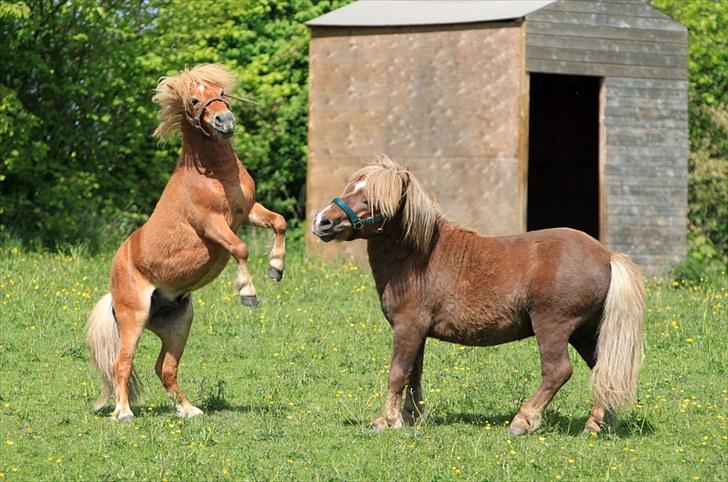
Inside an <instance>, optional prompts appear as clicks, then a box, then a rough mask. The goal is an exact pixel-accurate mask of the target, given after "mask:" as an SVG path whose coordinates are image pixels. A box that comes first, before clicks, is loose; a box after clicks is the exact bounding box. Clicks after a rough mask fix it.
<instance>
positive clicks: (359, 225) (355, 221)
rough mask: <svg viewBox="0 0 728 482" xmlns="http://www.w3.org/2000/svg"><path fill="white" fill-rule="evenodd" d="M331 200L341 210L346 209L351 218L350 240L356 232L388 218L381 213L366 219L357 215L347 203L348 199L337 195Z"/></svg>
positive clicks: (380, 230) (379, 231) (348, 216)
mask: <svg viewBox="0 0 728 482" xmlns="http://www.w3.org/2000/svg"><path fill="white" fill-rule="evenodd" d="M331 202H332V203H334V204H336V205H337V206H339V207H340V208H341V210H342V211H344V213H345V214H346V217H347V218H349V222H351V227H352V231H351V236H349V239H350V240H351V239H353V238H354V234H356V232H357V231H361V230H362V229H364V228H365V227H366V226H369V225H371V224H378V223H383V222H384V221H386V220H387V218H385V217H384V216H382V215H381V214H377V215H376V216H370V217H368V218H366V219H361V218H360V217H359V216H357V215H356V213H355V212H354V210H353V209H351V208H350V207H349V205H348V204H346V201H344V200H343V199H341V198H340V197H335V198H334V200H333V201H331ZM381 232H382V228H381V227H380V228H379V230H378V231H377V233H381Z"/></svg>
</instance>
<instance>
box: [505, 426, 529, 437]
mask: <svg viewBox="0 0 728 482" xmlns="http://www.w3.org/2000/svg"><path fill="white" fill-rule="evenodd" d="M524 433H526V429H525V428H521V427H509V428H508V436H510V437H518V436H519V435H523V434H524Z"/></svg>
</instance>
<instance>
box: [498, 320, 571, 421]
mask: <svg viewBox="0 0 728 482" xmlns="http://www.w3.org/2000/svg"><path fill="white" fill-rule="evenodd" d="M534 325H536V323H535V322H534ZM543 331H544V332H543V333H538V332H537V333H536V341H537V342H538V349H539V352H540V354H541V384H540V385H539V387H538V389H537V390H536V393H534V395H533V397H531V399H530V400H529V401H528V402H526V403H525V404H524V405H523V406H522V407H521V409H520V410H519V411H518V413H517V414H516V416H515V417H513V420H512V421H511V426H510V428H509V430H508V431H509V433H510V434H511V435H521V434H524V433H526V432H528V433H530V432H533V431H534V430H536V429H537V428H539V427H540V426H541V422H542V414H543V411H544V409H545V408H546V406H547V405H548V404H549V402H551V399H553V398H554V395H556V392H558V391H559V389H560V388H561V387H562V386H563V385H564V383H566V381H567V380H568V379H569V378H570V377H571V373H572V371H573V369H572V367H571V361H570V360H569V348H568V341H567V340H565V339H563V335H562V334H552V332H550V331H548V330H543Z"/></svg>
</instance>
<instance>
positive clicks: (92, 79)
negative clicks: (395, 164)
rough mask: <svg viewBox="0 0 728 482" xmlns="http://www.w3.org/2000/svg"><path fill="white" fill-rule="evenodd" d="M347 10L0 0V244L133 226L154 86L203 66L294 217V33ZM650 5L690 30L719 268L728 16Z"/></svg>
mask: <svg viewBox="0 0 728 482" xmlns="http://www.w3.org/2000/svg"><path fill="white" fill-rule="evenodd" d="M348 1H349V0H332V1H321V2H316V1H313V0H291V1H289V0H254V1H246V2H241V1H239V0H217V1H216V2H214V4H209V5H203V4H200V3H199V2H189V1H188V0H184V1H180V0H167V1H160V0H146V1H109V0H104V1H97V0H93V1H92V0H77V1H73V2H68V1H64V0H53V1H50V0H47V1H26V2H24V3H12V2H0V44H1V45H3V48H2V49H0V234H2V233H11V235H12V236H15V237H20V238H21V239H23V240H26V241H31V240H38V241H40V242H41V243H43V244H44V245H47V246H51V247H52V246H56V245H58V244H59V243H66V242H78V241H82V242H85V243H86V244H89V245H91V246H93V245H94V244H98V243H99V242H100V240H102V238H103V236H104V235H107V236H110V237H112V238H115V239H116V240H118V238H119V237H120V236H121V235H122V234H124V233H127V232H128V231H129V230H130V229H131V227H132V226H134V225H136V224H139V223H140V222H142V221H143V220H144V219H145V217H146V215H147V214H148V213H149V212H150V211H151V209H152V207H153V206H154V203H155V201H156V199H157V197H158V195H159V193H160V192H161V189H162V187H163V186H164V183H165V182H166V180H167V178H168V176H169V174H170V172H171V170H172V168H173V166H174V164H175V163H176V160H177V157H178V146H177V145H176V144H175V143H171V144H170V145H158V144H157V142H156V141H155V140H154V139H153V138H152V137H151V132H152V131H153V130H154V127H155V123H156V120H155V117H156V108H155V106H154V105H153V104H152V103H151V96H152V93H153V89H154V86H155V82H156V79H157V78H158V77H160V76H162V75H166V74H171V73H174V72H176V71H177V70H179V69H180V68H183V67H189V66H192V65H195V64H197V63H202V62H221V63H225V64H226V65H228V66H230V67H231V68H232V69H233V70H234V71H235V73H236V76H237V77H238V78H239V79H240V89H239V92H241V93H244V94H246V95H248V96H250V97H252V98H254V99H255V100H256V101H257V102H258V103H259V107H257V108H249V107H247V106H245V105H236V106H235V110H236V113H237V114H238V119H239V121H240V122H239V125H240V128H239V131H238V134H237V135H236V139H235V144H236V150H237V151H238V153H239V155H240V158H241V159H242V161H243V162H244V163H245V165H246V166H247V167H248V169H249V170H250V171H251V172H252V174H253V175H254V177H255V178H256V180H257V188H258V196H259V198H260V200H261V201H262V202H263V203H265V204H266V205H268V206H269V207H271V208H273V209H275V210H277V211H279V212H281V213H283V214H284V215H286V217H288V218H299V219H300V218H301V217H302V216H303V214H304V199H303V193H304V183H305V172H306V169H305V162H306V99H307V91H306V89H307V82H306V79H307V61H308V59H307V53H308V52H307V51H308V40H309V33H308V30H307V28H306V27H304V26H303V24H302V22H304V21H306V20H308V19H310V18H313V17H315V16H318V15H321V14H323V13H325V12H326V11H329V10H331V9H333V8H336V7H338V6H340V5H342V4H344V3H347V2H348ZM652 2H653V4H655V5H657V6H658V7H660V8H662V9H663V10H664V11H666V12H667V13H669V14H670V15H672V16H673V17H674V18H676V19H677V20H679V21H681V22H682V23H684V24H685V25H687V26H688V28H689V29H690V64H689V69H690V114H691V115H690V143H691V154H690V191H689V192H690V194H689V198H690V221H691V228H692V234H691V243H692V246H693V248H694V249H693V251H694V252H700V253H702V254H701V255H702V256H707V257H716V258H719V257H721V256H722V257H723V258H724V259H725V256H726V253H728V222H727V218H728V213H727V210H728V199H727V197H728V177H727V176H728V172H727V171H728V170H727V169H726V160H727V159H728V108H727V106H728V45H727V39H728V2H720V1H715V0H691V1H689V2H686V1H683V0H652ZM109 228H111V229H112V231H111V232H108V229H109Z"/></svg>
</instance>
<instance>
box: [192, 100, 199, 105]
mask: <svg viewBox="0 0 728 482" xmlns="http://www.w3.org/2000/svg"><path fill="white" fill-rule="evenodd" d="M198 102H200V100H199V99H192V105H197V103H198Z"/></svg>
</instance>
